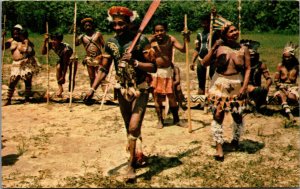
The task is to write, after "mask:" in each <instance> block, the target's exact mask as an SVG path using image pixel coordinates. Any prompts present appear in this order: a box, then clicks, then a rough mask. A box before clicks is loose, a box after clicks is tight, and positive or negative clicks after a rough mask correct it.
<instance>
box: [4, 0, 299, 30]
mask: <svg viewBox="0 0 300 189" xmlns="http://www.w3.org/2000/svg"><path fill="white" fill-rule="evenodd" d="M150 3H151V1H78V2H77V23H79V21H80V20H81V19H82V18H84V17H93V18H94V19H95V21H96V26H97V29H98V30H100V31H102V32H111V27H110V25H109V22H108V21H107V19H106V18H107V10H108V9H109V8H110V7H111V6H114V5H123V6H127V7H129V8H131V9H133V10H136V11H137V12H138V14H139V19H137V20H136V24H139V23H140V22H141V20H142V19H143V17H144V14H145V13H146V11H147V10H148V7H149V5H150ZM212 5H213V6H215V7H216V9H217V11H218V14H220V15H222V16H223V17H224V18H227V19H228V20H230V21H233V22H234V23H235V24H236V25H237V24H238V1H237V0H222V1H221V0H219V1H212V3H209V2H208V1H204V0H198V1H162V2H161V4H160V6H159V8H158V9H157V11H156V12H155V15H154V16H153V18H152V21H151V22H150V23H149V26H148V27H147V29H146V31H145V32H151V28H152V27H151V26H152V25H153V21H155V20H160V21H164V22H166V23H168V24H169V31H177V32H178V31H181V30H182V29H183V25H184V23H183V21H184V14H187V15H188V28H189V30H191V31H196V30H198V29H199V28H200V24H199V20H200V19H201V18H202V17H203V16H204V15H206V14H209V12H210V10H211V7H212ZM3 15H6V16H7V24H6V26H7V28H11V27H12V26H13V25H15V24H17V23H20V24H22V25H23V26H26V27H27V28H28V29H29V30H30V31H31V32H35V33H45V23H46V21H48V23H49V28H50V32H53V31H60V32H63V33H70V32H72V24H73V17H74V1H3V2H2V18H3ZM2 23H3V20H2ZM241 28H242V30H244V31H254V32H269V31H272V32H275V33H286V34H298V33H299V2H298V1H296V0H293V1H283V0H281V1H279V0H267V1H261V0H251V1H250V0H249V1H248V0H247V1H245V0H243V1H242V9H241Z"/></svg>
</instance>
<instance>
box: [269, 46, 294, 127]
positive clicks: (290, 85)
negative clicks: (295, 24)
mask: <svg viewBox="0 0 300 189" xmlns="http://www.w3.org/2000/svg"><path fill="white" fill-rule="evenodd" d="M297 48H298V45H297V46H295V45H294V44H292V43H291V42H290V43H288V44H287V45H286V46H285V48H284V50H283V54H282V62H281V63H279V64H278V65H277V72H276V73H275V76H274V82H275V85H276V89H277V92H275V94H274V96H276V97H278V98H279V100H280V101H281V105H282V108H283V109H284V111H285V113H286V114H287V115H288V118H289V119H290V120H292V121H295V120H294V117H293V114H292V112H291V109H290V106H289V103H293V102H294V103H299V86H298V84H297V78H298V75H299V61H298V59H297V58H296V57H295V50H296V49H297Z"/></svg>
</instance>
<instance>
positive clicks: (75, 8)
mask: <svg viewBox="0 0 300 189" xmlns="http://www.w3.org/2000/svg"><path fill="white" fill-rule="evenodd" d="M76 18H77V4H76V1H75V2H74V30H73V34H74V35H73V55H72V58H73V59H72V64H73V65H72V71H71V72H72V74H71V81H70V82H71V87H70V88H71V89H70V90H71V91H70V102H69V108H70V111H72V109H71V107H72V96H73V79H74V72H75V64H76V61H77V60H76V58H77V57H76V46H75V40H76Z"/></svg>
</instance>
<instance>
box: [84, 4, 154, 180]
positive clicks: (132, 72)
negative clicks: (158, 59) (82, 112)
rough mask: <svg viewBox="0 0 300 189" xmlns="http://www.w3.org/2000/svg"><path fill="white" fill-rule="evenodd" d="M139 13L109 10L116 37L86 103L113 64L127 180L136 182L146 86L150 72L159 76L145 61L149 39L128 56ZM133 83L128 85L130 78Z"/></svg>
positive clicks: (142, 39) (107, 48)
mask: <svg viewBox="0 0 300 189" xmlns="http://www.w3.org/2000/svg"><path fill="white" fill-rule="evenodd" d="M136 16H137V14H136V11H132V10H130V9H128V8H127V7H122V6H113V7H111V8H110V9H109V10H108V20H109V21H110V22H111V23H112V26H113V29H114V31H115V32H116V35H115V36H114V37H112V38H110V39H109V40H108V41H107V42H106V43H105V46H104V53H103V55H102V65H103V66H102V67H100V70H99V72H98V74H97V76H96V79H95V81H94V83H93V85H92V87H91V89H90V90H89V91H88V92H87V95H86V97H85V101H88V100H90V99H91V98H92V97H93V95H94V92H95V90H96V89H97V88H98V87H99V85H100V83H101V81H103V80H104V79H105V77H106V76H107V75H108V72H109V68H110V66H111V64H112V61H114V65H115V70H116V74H117V77H116V78H117V80H118V85H117V86H116V91H117V98H118V101H119V105H120V110H121V114H122V117H123V120H124V123H125V128H126V133H127V138H128V146H127V149H128V151H129V153H130V157H129V160H128V167H127V173H126V180H127V181H131V180H132V179H135V178H136V171H135V170H136V168H137V167H138V166H140V165H141V164H143V162H144V161H143V156H144V155H143V152H142V143H141V141H142V136H141V127H142V122H143V119H144V114H145V112H146V107H147V103H148V98H149V88H150V86H149V83H147V82H146V79H147V76H148V75H149V74H148V73H147V72H152V73H153V72H156V65H155V63H154V62H150V61H149V60H147V59H146V58H145V53H146V52H148V51H149V49H150V43H149V41H148V39H147V38H146V37H145V36H144V35H141V37H140V39H139V40H138V42H137V44H136V46H135V47H134V49H133V51H132V52H131V53H128V52H126V51H127V49H128V48H129V47H130V45H131V44H132V41H133V39H134V38H135V35H136V33H135V32H133V31H132V30H130V26H131V24H132V22H133V21H134V19H135V18H136ZM127 76H130V78H131V79H132V80H130V81H128V77H127Z"/></svg>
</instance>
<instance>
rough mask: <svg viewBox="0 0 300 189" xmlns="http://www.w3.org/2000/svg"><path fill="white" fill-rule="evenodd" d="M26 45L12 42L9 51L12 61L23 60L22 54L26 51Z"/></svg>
mask: <svg viewBox="0 0 300 189" xmlns="http://www.w3.org/2000/svg"><path fill="white" fill-rule="evenodd" d="M27 46H28V44H27V43H22V42H17V41H12V42H11V46H10V50H11V54H12V59H13V60H14V61H18V60H21V59H23V58H24V53H26V51H27Z"/></svg>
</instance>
